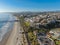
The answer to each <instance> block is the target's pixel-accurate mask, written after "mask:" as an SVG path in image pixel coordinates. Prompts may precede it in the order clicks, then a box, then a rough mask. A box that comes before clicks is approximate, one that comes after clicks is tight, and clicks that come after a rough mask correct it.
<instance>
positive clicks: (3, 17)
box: [0, 14, 15, 41]
mask: <svg viewBox="0 0 60 45" xmlns="http://www.w3.org/2000/svg"><path fill="white" fill-rule="evenodd" d="M9 20H10V21H11V20H15V17H14V16H13V15H11V14H0V41H1V40H2V39H3V37H4V35H5V34H6V33H7V32H8V31H10V30H11V29H12V27H13V24H14V22H4V21H9Z"/></svg>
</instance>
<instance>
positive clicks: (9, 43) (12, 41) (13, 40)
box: [6, 22, 18, 45]
mask: <svg viewBox="0 0 60 45" xmlns="http://www.w3.org/2000/svg"><path fill="white" fill-rule="evenodd" d="M17 32H18V22H15V24H14V27H13V30H12V32H11V35H10V36H9V38H8V40H7V42H6V45H16V40H17V36H18V33H17Z"/></svg>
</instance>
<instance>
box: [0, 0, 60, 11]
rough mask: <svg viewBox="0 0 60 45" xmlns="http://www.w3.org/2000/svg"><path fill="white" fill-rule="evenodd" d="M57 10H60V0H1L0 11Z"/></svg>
mask: <svg viewBox="0 0 60 45" xmlns="http://www.w3.org/2000/svg"><path fill="white" fill-rule="evenodd" d="M56 10H60V0H0V12H22V11H56Z"/></svg>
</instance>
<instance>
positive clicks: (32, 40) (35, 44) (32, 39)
mask: <svg viewBox="0 0 60 45" xmlns="http://www.w3.org/2000/svg"><path fill="white" fill-rule="evenodd" d="M28 37H29V40H30V43H31V45H38V44H39V43H38V41H37V37H36V35H34V34H33V32H29V33H28Z"/></svg>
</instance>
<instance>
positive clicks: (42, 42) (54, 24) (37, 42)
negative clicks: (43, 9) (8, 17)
mask: <svg viewBox="0 0 60 45" xmlns="http://www.w3.org/2000/svg"><path fill="white" fill-rule="evenodd" d="M24 14H26V15H24ZM24 14H20V15H19V14H18V15H15V16H17V17H19V19H20V24H21V27H22V28H23V30H24V32H23V33H24V34H25V36H26V38H27V42H24V44H25V43H28V45H60V13H56V12H53V13H43V14H38V13H37V15H36V14H32V13H31V14H30V15H29V13H28V14H27V13H24Z"/></svg>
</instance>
